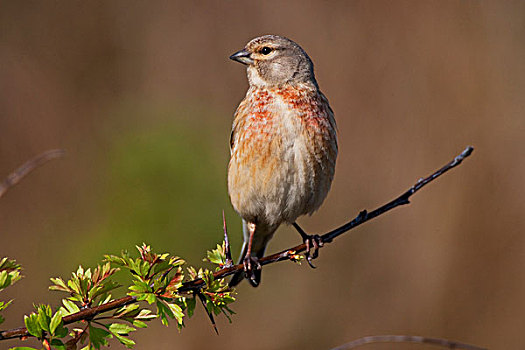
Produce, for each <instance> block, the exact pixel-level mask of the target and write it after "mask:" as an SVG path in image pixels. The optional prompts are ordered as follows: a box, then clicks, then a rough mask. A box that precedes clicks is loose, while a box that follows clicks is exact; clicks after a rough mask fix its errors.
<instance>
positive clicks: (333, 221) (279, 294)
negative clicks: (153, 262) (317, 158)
mask: <svg viewBox="0 0 525 350" xmlns="http://www.w3.org/2000/svg"><path fill="white" fill-rule="evenodd" d="M269 33H273V34H281V35H286V36H288V37H290V38H292V39H294V40H295V41H297V42H298V43H299V44H300V45H302V47H303V48H304V49H305V50H306V51H307V52H308V53H309V55H310V56H311V57H312V59H313V61H314V62H315V64H316V74H317V78H318V81H319V84H320V86H321V88H322V90H323V92H324V93H325V94H326V95H327V96H328V98H329V99H330V102H331V105H332V107H333V109H334V111H335V113H336V119H337V123H338V126H339V144H340V153H339V159H338V163H337V171H336V177H335V180H334V183H333V187H332V191H331V193H330V195H329V196H328V198H327V200H326V202H325V204H324V206H323V207H322V208H321V210H320V211H319V212H318V213H316V214H315V215H314V216H312V217H310V218H302V219H300V220H299V222H300V223H301V224H302V225H303V226H304V227H305V228H306V229H307V230H308V231H310V232H324V231H327V230H328V229H331V228H334V227H335V226H337V225H339V224H341V223H343V222H345V221H346V220H348V219H349V218H351V217H353V216H354V215H355V214H356V213H357V212H358V211H359V210H361V209H364V208H367V209H372V208H374V207H376V206H378V205H379V204H382V203H384V202H386V201H387V200H390V199H391V198H393V197H394V196H396V195H398V194H399V193H401V192H402V191H404V190H405V189H406V188H408V187H409V186H410V185H412V183H414V182H415V181H416V180H417V179H418V178H419V177H421V176H423V175H427V174H428V173H430V172H431V171H432V170H434V169H436V168H437V167H439V166H441V165H442V164H444V163H445V162H447V161H448V160H450V159H451V158H452V157H453V156H454V155H455V154H457V153H459V152H460V151H461V150H462V149H463V148H464V147H465V146H466V145H468V144H471V145H473V146H474V147H475V148H476V150H475V152H474V155H473V156H472V158H471V159H468V161H467V162H466V163H465V164H464V165H462V166H461V167H460V168H459V169H456V170H454V171H453V172H451V173H449V174H447V175H446V176H445V177H443V178H441V179H439V180H438V181H437V182H435V183H434V184H432V185H431V186H430V187H428V188H426V189H424V190H423V191H422V192H421V193H419V194H418V195H417V196H416V197H414V199H413V203H412V204H411V205H410V206H409V207H404V208H402V209H396V210H395V211H393V212H390V213H388V214H387V215H385V216H383V217H381V218H379V219H376V220H374V221H373V222H370V223H369V224H366V225H365V226H363V227H361V228H359V229H358V230H356V231H353V233H352V234H350V235H348V236H346V237H343V238H340V239H338V240H337V241H336V243H335V244H332V245H330V246H328V247H326V248H324V249H323V250H322V251H321V257H320V259H319V260H317V265H318V268H317V269H316V270H311V269H309V268H308V267H307V266H296V265H295V264H291V263H281V264H280V265H273V266H270V267H268V268H265V271H264V276H263V283H262V286H261V287H260V288H258V289H252V288H250V287H249V286H248V285H247V284H244V285H242V286H241V287H240V289H239V292H240V294H239V295H238V301H237V302H236V303H235V304H234V305H233V308H234V310H235V311H236V312H237V315H235V316H234V318H233V324H228V323H227V321H225V320H224V319H223V318H219V321H218V324H219V329H220V333H221V335H220V336H219V337H217V336H216V335H214V332H213V330H212V328H211V327H210V326H209V324H208V322H207V320H206V318H205V315H204V313H203V311H202V310H199V311H198V312H197V315H196V316H195V317H194V318H193V319H190V320H188V321H187V328H186V329H184V331H183V332H182V333H178V332H177V331H176V329H175V328H174V327H171V328H165V327H163V326H161V325H160V323H159V322H154V323H153V324H152V325H151V328H150V329H148V330H142V331H139V332H138V333H136V334H135V335H134V336H133V338H134V339H135V340H136V341H137V346H136V348H137V349H204V348H209V347H211V344H212V342H213V347H214V348H216V349H238V348H242V347H243V346H248V344H249V348H252V349H299V348H302V349H330V348H331V347H334V346H337V345H341V344H343V343H345V342H348V341H350V340H352V339H356V338H359V337H361V336H365V335H374V334H414V335H426V336H433V337H445V338H451V339H456V340H461V341H464V342H469V343H473V344H477V345H480V346H485V347H489V348H491V349H519V348H524V347H525V335H524V334H525V301H524V300H525V299H524V295H525V277H524V274H523V266H524V264H525V241H524V228H525V219H524V215H523V208H524V206H525V200H524V198H525V186H524V185H523V176H525V163H524V156H525V147H524V146H525V118H524V117H525V101H524V100H525V40H524V38H525V3H524V2H522V1H488V2H479V1H433V2H429V1H396V2H391V1H375V2H370V1H338V2H335V1H334V2H304V1H293V2H286V3H285V4H283V3H282V2H280V1H266V2H264V3H259V4H255V3H253V4H247V3H244V2H241V1H227V2H223V1H220V2H219V1H218V2H200V3H199V4H193V2H188V1H185V2H173V1H172V2H151V1H148V2H130V1H111V2H97V1H89V2H77V1H74V2H73V1H59V2H39V1H34V2H31V1H24V2H22V1H1V2H0V174H3V175H1V176H2V177H3V176H6V175H7V174H8V173H9V172H10V171H11V170H12V169H14V168H15V167H16V166H18V165H19V164H21V163H22V162H23V161H25V160H26V159H28V158H30V157H31V156H33V155H35V154H37V153H39V152H41V151H43V150H46V149H49V148H57V147H59V148H63V149H65V150H66V151H67V156H66V157H65V158H64V159H62V160H59V161H54V162H53V163H50V164H48V165H46V166H45V167H44V168H41V169H39V170H37V171H36V172H35V173H33V174H32V175H31V176H30V177H28V178H26V179H25V180H24V181H23V182H22V183H21V184H20V185H18V186H17V187H16V188H13V189H12V190H11V191H9V192H8V193H7V195H6V196H4V197H3V198H2V199H1V200H0V234H1V243H0V256H4V255H7V256H10V257H11V258H16V259H17V260H18V261H19V262H20V263H21V264H23V266H24V268H25V270H24V275H25V276H26V278H25V279H23V280H22V281H21V282H19V283H17V284H16V285H15V286H14V287H12V288H10V289H9V290H7V291H6V292H4V293H3V295H2V298H3V299H4V300H5V299H7V298H12V297H15V298H16V300H15V302H14V305H13V306H11V307H10V308H9V309H8V311H7V312H5V313H4V314H5V316H6V318H7V321H6V322H5V323H4V324H3V325H2V328H4V329H5V328H10V327H15V326H19V325H21V324H22V323H23V321H22V315H23V314H24V313H29V312H30V311H31V309H32V303H33V302H44V303H52V304H55V305H56V303H57V301H58V297H59V296H58V293H55V292H53V293H51V292H48V291H47V286H48V285H49V278H50V277H53V276H63V277H68V276H69V274H70V272H71V271H73V270H75V269H76V267H77V266H78V264H83V265H84V266H94V265H95V264H96V263H97V262H99V261H100V260H101V259H102V257H103V254H105V253H113V254H117V253H119V251H120V250H121V249H129V250H133V249H134V245H135V244H140V243H141V242H143V241H147V242H148V243H150V244H152V245H153V248H154V249H155V250H157V251H169V252H171V253H174V254H178V255H181V256H183V257H184V258H186V259H187V260H188V261H189V262H190V263H191V264H194V265H200V264H201V258H202V256H203V255H204V253H205V250H206V249H209V248H212V247H213V246H214V245H215V244H216V243H217V242H219V241H220V240H221V210H222V209H225V210H226V216H227V220H228V223H229V228H230V234H231V238H232V240H234V248H235V251H237V250H238V247H239V246H240V222H239V219H238V217H237V215H236V214H235V213H234V212H233V211H232V209H231V207H230V204H229V201H228V196H227V191H226V181H225V178H226V166H227V161H228V156H229V151H228V138H229V129H230V125H231V120H232V113H233V111H234V109H235V107H236V106H237V104H238V102H239V101H240V100H241V98H242V97H243V95H244V93H245V90H246V87H247V81H246V77H245V72H244V69H243V67H242V66H241V65H239V64H236V63H234V62H231V61H229V60H228V56H229V55H230V54H231V53H233V52H234V51H236V50H238V49H240V48H242V46H243V45H244V44H245V42H247V41H248V40H249V39H251V38H253V37H255V36H258V35H262V34H269ZM298 241H299V239H298V236H297V235H296V234H295V233H293V232H292V231H291V230H290V229H289V228H286V227H283V228H281V229H280V230H279V232H278V234H277V238H276V239H275V240H274V241H272V244H271V247H270V251H276V250H278V249H282V248H285V247H287V246H290V245H292V244H296V243H298ZM55 294H56V295H55ZM16 344H17V343H16V342H5V343H2V344H0V348H2V349H3V348H6V347H8V346H15V345H16ZM28 344H35V343H32V341H29V342H28ZM114 346H115V347H116V348H119V347H120V345H117V344H115V345H114ZM366 348H368V349H391V348H394V347H393V346H392V345H388V344H387V345H372V346H368V347H366ZM396 348H400V349H401V348H403V349H405V348H406V349H416V348H417V349H423V348H425V346H416V345H405V346H399V347H396Z"/></svg>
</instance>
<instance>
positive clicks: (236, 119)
mask: <svg viewBox="0 0 525 350" xmlns="http://www.w3.org/2000/svg"><path fill="white" fill-rule="evenodd" d="M246 108H247V99H246V98H245V99H244V100H242V101H241V103H240V104H239V107H237V110H236V111H235V114H234V115H233V125H232V131H231V133H230V154H231V153H233V150H234V149H235V143H236V141H237V134H238V131H239V127H240V124H241V122H242V116H244V115H245V110H246Z"/></svg>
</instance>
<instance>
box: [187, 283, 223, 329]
mask: <svg viewBox="0 0 525 350" xmlns="http://www.w3.org/2000/svg"><path fill="white" fill-rule="evenodd" d="M193 293H194V294H197V296H198V297H199V300H200V301H201V303H202V307H203V308H204V311H206V315H208V318H209V319H210V322H211V325H212V326H213V329H214V330H215V333H217V335H219V330H218V329H217V325H216V324H215V319H214V317H213V314H212V313H211V312H210V311H209V310H208V308H207V307H206V298H205V297H204V295H202V293H201V292H193Z"/></svg>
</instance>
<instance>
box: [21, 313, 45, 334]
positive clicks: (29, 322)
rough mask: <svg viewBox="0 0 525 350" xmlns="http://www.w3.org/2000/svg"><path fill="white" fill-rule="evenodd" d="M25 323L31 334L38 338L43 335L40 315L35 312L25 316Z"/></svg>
mask: <svg viewBox="0 0 525 350" xmlns="http://www.w3.org/2000/svg"><path fill="white" fill-rule="evenodd" d="M24 323H25V325H26V328H27V331H28V332H29V334H31V335H32V336H34V337H37V338H40V337H41V336H42V328H40V326H39V324H38V316H37V315H36V314H35V313H31V314H30V315H29V316H27V315H26V316H24Z"/></svg>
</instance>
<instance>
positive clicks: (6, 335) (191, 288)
mask: <svg viewBox="0 0 525 350" xmlns="http://www.w3.org/2000/svg"><path fill="white" fill-rule="evenodd" d="M473 150H474V148H473V147H471V146H468V147H467V148H465V150H464V151H463V152H461V154H459V155H458V156H457V157H455V158H454V159H453V160H452V161H450V162H449V163H447V164H446V165H444V166H443V167H442V168H440V169H439V170H437V171H435V172H434V173H432V174H431V175H430V176H428V177H426V178H421V179H419V180H418V181H417V182H416V184H414V185H413V186H412V187H411V188H410V189H408V190H407V191H406V192H404V193H402V194H401V195H400V196H398V197H397V198H395V199H394V200H392V201H390V202H388V203H387V204H385V205H383V206H381V207H379V208H377V209H375V210H373V211H371V212H367V211H366V210H363V211H362V212H360V213H359V214H358V215H357V216H356V217H355V218H354V219H353V220H351V221H349V222H348V223H346V224H344V225H342V226H340V227H338V228H336V229H334V230H332V231H330V232H328V233H325V234H323V235H321V236H320V240H321V242H322V243H330V242H332V241H333V240H334V239H335V238H337V237H338V236H340V235H342V234H343V233H345V232H348V231H350V230H351V229H353V228H355V227H357V226H359V225H361V224H363V223H365V222H367V221H369V220H372V219H373V218H375V217H377V216H379V215H382V214H384V213H386V212H387V211H390V210H392V209H394V208H396V207H398V206H401V205H405V204H409V203H410V202H409V198H410V197H411V196H412V195H414V194H415V193H416V192H417V191H419V190H420V189H421V188H423V187H424V186H425V185H427V184H428V183H430V182H432V181H433V180H435V179H436V178H438V177H439V176H441V175H443V174H444V173H445V172H447V171H449V170H450V169H452V168H455V167H457V166H458V165H459V164H461V162H462V161H463V160H464V159H465V158H467V157H468V156H470V154H471V153H472V151H473ZM49 152H51V151H48V152H46V153H44V154H43V155H41V156H39V157H37V158H35V159H33V160H31V161H29V162H28V163H26V164H24V165H23V166H22V167H21V168H20V169H18V170H17V171H15V173H14V174H18V175H17V176H18V177H17V176H14V177H13V178H14V179H15V181H14V182H13V181H12V180H11V181H9V182H8V180H6V181H4V183H5V182H8V183H13V184H14V183H16V182H18V180H19V179H20V178H21V177H20V176H25V175H26V174H27V173H28V172H29V171H31V170H32V169H34V168H35V167H36V166H38V165H40V164H43V162H45V161H47V160H49V159H52V158H55V157H57V156H59V155H60V154H62V153H61V151H60V154H56V153H49ZM55 152H57V151H55ZM46 154H47V155H46ZM42 157H43V158H42ZM27 164H29V165H27ZM35 164H36V165H35ZM26 167H27V168H26ZM20 174H21V175H20ZM8 179H9V178H8ZM11 186H12V185H11ZM4 191H5V190H4ZM1 194H2V192H0V195H1ZM228 250H229V247H228ZM305 250H306V244H304V243H303V244H299V245H297V246H295V247H292V248H289V249H286V250H283V251H281V252H279V253H276V254H272V255H268V256H266V257H264V258H262V259H260V260H259V262H260V264H261V265H268V264H272V263H275V262H278V261H284V260H295V259H296V258H297V256H298V254H299V253H302V252H304V251H305ZM230 259H231V258H230ZM230 262H231V260H230ZM243 268H244V267H243V265H242V264H238V265H231V264H226V265H225V267H224V268H222V269H221V270H219V271H217V272H215V273H214V274H213V276H214V277H215V279H221V278H225V277H227V276H229V275H232V274H234V273H235V272H237V271H239V270H242V269H243ZM203 285H204V281H203V280H202V279H199V278H198V279H195V280H192V281H187V282H185V283H183V285H182V287H181V288H179V291H180V292H198V290H199V289H200V288H201V287H202V286H203ZM135 302H137V300H136V298H135V297H132V296H126V297H123V298H120V299H116V300H113V301H111V302H109V303H107V304H103V305H100V306H97V307H92V308H86V309H83V310H81V311H79V312H77V313H74V314H71V315H69V316H66V317H64V318H63V321H64V324H65V325H67V324H71V323H75V322H79V321H82V320H87V319H90V318H93V317H94V316H96V315H98V314H101V313H104V312H107V311H110V310H114V309H117V308H120V307H122V306H124V305H127V304H131V303H135ZM28 336H30V335H29V333H28V331H27V329H26V328H25V327H20V328H16V329H10V330H6V331H1V332H0V340H5V339H13V338H23V337H28ZM381 337H384V336H378V337H377V338H375V339H376V340H375V341H381V340H377V339H382V338H381ZM403 337H405V338H404V339H405V340H404V341H413V342H416V339H420V340H419V341H418V342H423V341H422V340H421V339H424V340H426V341H425V342H429V343H433V344H436V345H440V344H438V343H439V342H442V344H441V345H443V344H449V345H448V346H449V347H453V346H456V348H461V347H459V345H462V344H460V343H455V342H450V341H447V340H444V339H438V341H436V342H432V341H430V340H431V339H432V338H418V337H410V336H403ZM362 339H365V340H366V339H369V340H368V341H371V340H370V339H371V338H370V337H367V338H362ZM385 339H386V338H385ZM396 339H398V338H394V339H393V341H401V340H396ZM372 340H373V339H372ZM357 341H363V340H359V339H358V340H357ZM447 342H448V343H447ZM349 344H352V343H349ZM360 344H361V343H360ZM362 344H364V343H362ZM347 345H348V344H347ZM347 345H346V346H347ZM358 345H359V344H358ZM347 348H348V347H347ZM347 348H342V349H347ZM348 349H349V348H348ZM463 349H480V348H477V347H474V346H470V348H469V347H463Z"/></svg>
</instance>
